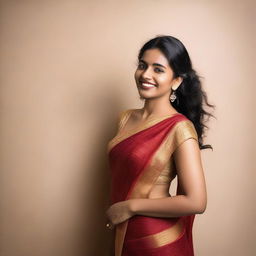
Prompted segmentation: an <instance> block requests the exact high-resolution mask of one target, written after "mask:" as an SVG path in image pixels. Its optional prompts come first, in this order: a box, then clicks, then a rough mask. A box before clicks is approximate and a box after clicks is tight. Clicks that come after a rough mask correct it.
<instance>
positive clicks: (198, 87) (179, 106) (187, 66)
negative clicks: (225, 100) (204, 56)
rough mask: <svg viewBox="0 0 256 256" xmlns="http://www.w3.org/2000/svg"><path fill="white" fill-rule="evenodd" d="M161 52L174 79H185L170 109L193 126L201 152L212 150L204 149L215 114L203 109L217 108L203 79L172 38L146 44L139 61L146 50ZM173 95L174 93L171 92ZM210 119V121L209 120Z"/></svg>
mask: <svg viewBox="0 0 256 256" xmlns="http://www.w3.org/2000/svg"><path fill="white" fill-rule="evenodd" d="M155 48H157V49H159V50H160V51H161V52H162V53H163V54H164V56H165V57H166V58H167V60H168V63H169V65H170V67H171V68H172V70H173V72H174V78H176V77H182V78H183V81H182V83H181V84H180V85H179V87H178V88H177V89H176V90H175V94H176V97H177V98H176V100H175V101H174V102H171V101H170V103H171V105H172V106H173V107H174V108H175V109H176V110H177V111H178V112H179V113H182V114H184V115H185V116H186V117H187V118H188V119H189V120H190V121H192V122H193V124H194V126H195V129H196V131H197V135H198V141H199V148H200V150H201V149H206V148H211V149H212V150H213V148H212V146H211V145H209V144H206V145H203V138H204V137H205V135H204V134H205V129H209V127H208V126H207V125H206V124H205V122H207V121H208V120H209V118H210V117H214V115H213V114H211V113H209V112H207V111H206V110H205V109H204V106H207V107H211V108H215V105H212V104H210V103H209V102H208V98H207V95H206V92H205V91H204V90H203V89H202V83H201V81H200V78H202V77H201V76H199V75H198V74H197V72H196V71H195V70H194V69H193V67H192V63H191V60H190V57H189V54H188V52H187V50H186V48H185V46H184V45H183V44H182V42H181V41H180V40H178V39H177V38H175V37H173V36H166V35H160V36H157V37H155V38H153V39H151V40H149V41H148V42H146V43H145V44H144V45H143V46H142V48H141V49H140V51H139V54H138V60H140V59H141V58H142V56H143V54H144V52H145V51H146V50H149V49H155ZM171 93H172V92H171ZM206 119H207V120H206Z"/></svg>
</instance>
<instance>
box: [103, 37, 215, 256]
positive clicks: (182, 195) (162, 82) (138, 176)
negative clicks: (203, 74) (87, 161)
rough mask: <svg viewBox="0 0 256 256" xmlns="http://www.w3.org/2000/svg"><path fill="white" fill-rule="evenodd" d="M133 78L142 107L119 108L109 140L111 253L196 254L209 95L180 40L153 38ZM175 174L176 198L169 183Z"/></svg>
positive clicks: (203, 200)
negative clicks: (194, 234) (195, 225)
mask: <svg viewBox="0 0 256 256" xmlns="http://www.w3.org/2000/svg"><path fill="white" fill-rule="evenodd" d="M134 77H135V81H136V84H137V88H138V92H139V95H140V98H141V99H144V100H145V101H144V107H143V108H142V109H128V110H125V111H123V112H121V113H120V115H119V122H118V131H117V135H116V136H115V137H114V138H113V139H112V140H111V141H110V142H109V144H108V149H107V151H108V156H109V164H110V171H111V206H110V207H109V209H108V210H107V212H106V215H107V218H108V223H107V225H106V226H107V227H108V228H110V229H112V230H114V231H115V244H114V245H115V256H137V255H141V256H148V255H154V256H165V255H166V256H167V255H168V256H193V255H194V251H193V240H192V225H193V221H194V217H195V214H202V213H203V212H204V211H205V209H206V205H207V192H206V184H205V178H204V173H203V167H202V162H201V155H200V150H201V149H205V148H212V147H211V146H210V145H203V141H202V137H203V133H204V128H206V127H207V126H206V125H205V124H203V120H204V117H205V116H206V115H208V117H209V116H213V115H212V114H210V113H208V112H206V111H205V110H204V109H203V103H205V104H206V105H207V106H209V107H214V106H213V105H211V104H209V103H208V102H207V96H206V94H205V92H204V91H203V90H202V88H201V82H200V80H199V77H198V75H197V74H196V72H195V70H194V69H193V68H192V64H191V61H190V58H189V54H188V52H187V50H186V48H185V47H184V45H183V44H182V43H181V42H180V41H179V40H178V39H177V38H174V37H172V36H158V37H156V38H153V39H151V40H150V41H148V42H147V43H145V45H144V46H143V47H142V48H141V50H140V52H139V55H138V66H137V70H136V72H135V76H134ZM176 175H177V181H178V186H177V195H175V196H171V195H170V194H169V188H170V185H171V181H172V180H173V179H174V178H175V177H176Z"/></svg>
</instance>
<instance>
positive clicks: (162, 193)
mask: <svg viewBox="0 0 256 256" xmlns="http://www.w3.org/2000/svg"><path fill="white" fill-rule="evenodd" d="M169 189H170V184H156V185H154V186H153V188H152V189H151V191H150V193H149V196H148V198H150V199H153V198H163V197H170V196H171V195H170V193H169Z"/></svg>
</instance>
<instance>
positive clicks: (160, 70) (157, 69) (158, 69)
mask: <svg viewBox="0 0 256 256" xmlns="http://www.w3.org/2000/svg"><path fill="white" fill-rule="evenodd" d="M155 70H156V72H164V71H163V70H162V69H160V68H155Z"/></svg>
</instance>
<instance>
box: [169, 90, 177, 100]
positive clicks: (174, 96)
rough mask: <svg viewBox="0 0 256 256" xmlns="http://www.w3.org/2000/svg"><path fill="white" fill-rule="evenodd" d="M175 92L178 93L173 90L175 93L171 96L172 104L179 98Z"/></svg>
mask: <svg viewBox="0 0 256 256" xmlns="http://www.w3.org/2000/svg"><path fill="white" fill-rule="evenodd" d="M175 91H176V90H173V92H172V94H171V96H170V100H171V102H174V101H175V100H176V98H177V96H176V94H175Z"/></svg>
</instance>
